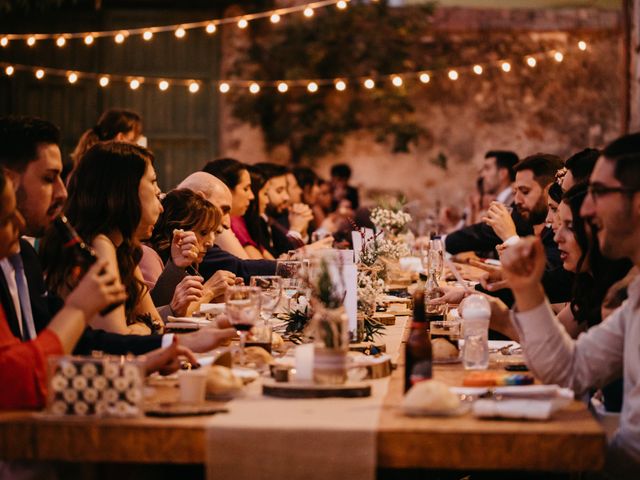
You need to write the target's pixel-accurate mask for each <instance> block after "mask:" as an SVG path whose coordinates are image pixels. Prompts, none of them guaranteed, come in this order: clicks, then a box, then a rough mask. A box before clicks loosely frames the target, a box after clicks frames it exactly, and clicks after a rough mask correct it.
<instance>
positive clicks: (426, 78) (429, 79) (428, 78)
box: [420, 73, 431, 83]
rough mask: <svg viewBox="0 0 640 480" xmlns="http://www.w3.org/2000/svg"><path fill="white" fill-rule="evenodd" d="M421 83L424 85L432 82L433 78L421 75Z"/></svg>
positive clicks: (424, 74) (426, 74)
mask: <svg viewBox="0 0 640 480" xmlns="http://www.w3.org/2000/svg"><path fill="white" fill-rule="evenodd" d="M420 81H421V82H422V83H429V82H430V81H431V77H430V76H429V74H428V73H422V74H420Z"/></svg>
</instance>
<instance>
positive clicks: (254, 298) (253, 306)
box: [225, 286, 260, 365]
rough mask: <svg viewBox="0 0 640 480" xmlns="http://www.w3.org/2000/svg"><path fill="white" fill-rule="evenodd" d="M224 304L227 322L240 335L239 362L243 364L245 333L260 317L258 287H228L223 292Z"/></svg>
mask: <svg viewBox="0 0 640 480" xmlns="http://www.w3.org/2000/svg"><path fill="white" fill-rule="evenodd" d="M225 305H226V312H227V316H228V317H229V322H230V323H231V325H232V326H234V327H235V329H236V330H237V332H238V335H239V336H240V351H241V362H240V363H241V364H243V365H244V345H245V343H246V340H247V334H248V333H249V330H251V328H252V327H253V326H254V325H255V324H256V322H257V320H258V318H259V317H260V289H259V288H257V287H246V286H234V287H229V288H227V291H226V293H225Z"/></svg>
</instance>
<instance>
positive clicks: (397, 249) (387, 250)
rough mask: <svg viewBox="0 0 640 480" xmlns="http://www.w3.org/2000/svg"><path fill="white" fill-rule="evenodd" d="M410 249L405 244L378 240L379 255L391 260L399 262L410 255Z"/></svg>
mask: <svg viewBox="0 0 640 480" xmlns="http://www.w3.org/2000/svg"><path fill="white" fill-rule="evenodd" d="M410 253H411V252H410V251H409V247H408V246H407V244H405V243H404V242H400V241H396V240H391V239H379V240H377V255H378V256H380V257H385V258H388V259H390V260H398V259H400V258H402V257H406V256H408V255H409V254H410Z"/></svg>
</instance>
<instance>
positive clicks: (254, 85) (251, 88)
mask: <svg viewBox="0 0 640 480" xmlns="http://www.w3.org/2000/svg"><path fill="white" fill-rule="evenodd" d="M249 91H250V92H251V93H253V94H254V95H255V94H256V93H258V92H259V91H260V85H258V84H257V83H255V82H254V83H252V84H251V85H249Z"/></svg>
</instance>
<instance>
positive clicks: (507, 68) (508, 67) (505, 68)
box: [500, 62, 511, 73]
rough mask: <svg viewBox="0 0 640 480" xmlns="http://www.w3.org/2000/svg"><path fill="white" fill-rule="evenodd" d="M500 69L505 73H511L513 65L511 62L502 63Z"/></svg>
mask: <svg viewBox="0 0 640 480" xmlns="http://www.w3.org/2000/svg"><path fill="white" fill-rule="evenodd" d="M500 68H501V69H502V71H503V72H505V73H509V72H510V71H511V64H510V63H509V62H502V63H501V64H500Z"/></svg>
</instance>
